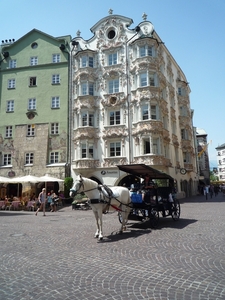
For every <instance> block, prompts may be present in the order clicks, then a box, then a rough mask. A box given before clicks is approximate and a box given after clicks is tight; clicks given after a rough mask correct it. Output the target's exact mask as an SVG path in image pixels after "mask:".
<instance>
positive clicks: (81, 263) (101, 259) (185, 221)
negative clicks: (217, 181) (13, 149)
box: [0, 194, 225, 300]
mask: <svg viewBox="0 0 225 300" xmlns="http://www.w3.org/2000/svg"><path fill="white" fill-rule="evenodd" d="M0 227H1V234H0V245H1V246H0V265H1V268H0V278H1V280H0V299H1V300H17V299H18V300H23V299H24V300H33V299H34V300H45V299H46V300H54V299H56V300H61V299H62V300H70V299H72V300H73V299H79V300H86V299H87V300H92V299H93V300H94V299H104V300H107V299H115V300H117V299H118V300H126V299H129V300H133V299H134V300H135V299H137V300H140V299H144V300H145V299H146V300H147V299H151V300H168V299H171V300H174V299H177V300H181V299H184V300H190V299H191V300H195V299H198V300H199V299H200V300H202V299H204V300H205V299H209V300H210V299H213V300H215V299H218V300H220V299H223V300H224V299H225V288H224V286H225V259H224V257H225V231H224V228H225V196H224V195H223V194H219V196H218V197H217V198H213V199H212V200H211V199H210V200H208V201H206V200H205V199H204V197H203V196H198V197H193V198H189V199H185V200H184V201H182V203H181V219H180V221H178V222H174V221H173V220H172V218H171V217H167V218H162V217H160V222H159V226H158V228H157V229H155V230H153V229H151V228H150V227H149V224H148V223H141V222H137V221H135V220H129V222H128V226H127V230H126V232H124V233H123V234H122V235H120V234H118V231H119V228H120V224H119V221H118V217H117V214H116V213H113V214H108V215H104V216H103V229H104V239H103V241H101V242H99V241H98V240H96V239H95V238H94V233H95V220H94V215H93V213H92V211H90V210H88V211H82V210H71V207H63V208H62V209H60V210H59V211H58V212H57V213H51V214H50V213H47V216H46V217H45V218H44V217H43V216H42V214H38V216H37V217H36V216H34V213H33V212H23V211H0Z"/></svg>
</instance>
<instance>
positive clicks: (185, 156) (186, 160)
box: [183, 152, 190, 163]
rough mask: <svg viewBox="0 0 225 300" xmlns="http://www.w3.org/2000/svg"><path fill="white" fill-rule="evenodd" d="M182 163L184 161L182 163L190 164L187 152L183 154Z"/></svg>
mask: <svg viewBox="0 0 225 300" xmlns="http://www.w3.org/2000/svg"><path fill="white" fill-rule="evenodd" d="M183 161H184V163H190V153H189V152H183Z"/></svg>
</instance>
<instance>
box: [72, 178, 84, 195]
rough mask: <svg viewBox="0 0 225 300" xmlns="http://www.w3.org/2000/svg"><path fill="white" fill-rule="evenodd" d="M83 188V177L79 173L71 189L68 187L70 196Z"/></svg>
mask: <svg viewBox="0 0 225 300" xmlns="http://www.w3.org/2000/svg"><path fill="white" fill-rule="evenodd" d="M83 189H84V184H83V178H82V176H81V175H80V176H79V177H78V178H77V179H76V180H75V181H74V184H73V187H72V189H70V197H75V196H76V194H77V193H78V192H79V191H80V190H81V191H82V190H83Z"/></svg>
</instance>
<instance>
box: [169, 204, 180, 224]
mask: <svg viewBox="0 0 225 300" xmlns="http://www.w3.org/2000/svg"><path fill="white" fill-rule="evenodd" d="M171 211H172V213H171V215H172V218H173V220H174V221H178V220H179V218H180V202H179V201H178V200H175V201H174V202H173V203H172V207H171Z"/></svg>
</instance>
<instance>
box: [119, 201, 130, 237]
mask: <svg viewBox="0 0 225 300" xmlns="http://www.w3.org/2000/svg"><path fill="white" fill-rule="evenodd" d="M121 210H122V213H121V215H122V225H121V229H120V233H123V231H125V230H126V224H127V221H128V215H129V213H130V208H129V207H127V206H126V205H122V206H121Z"/></svg>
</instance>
